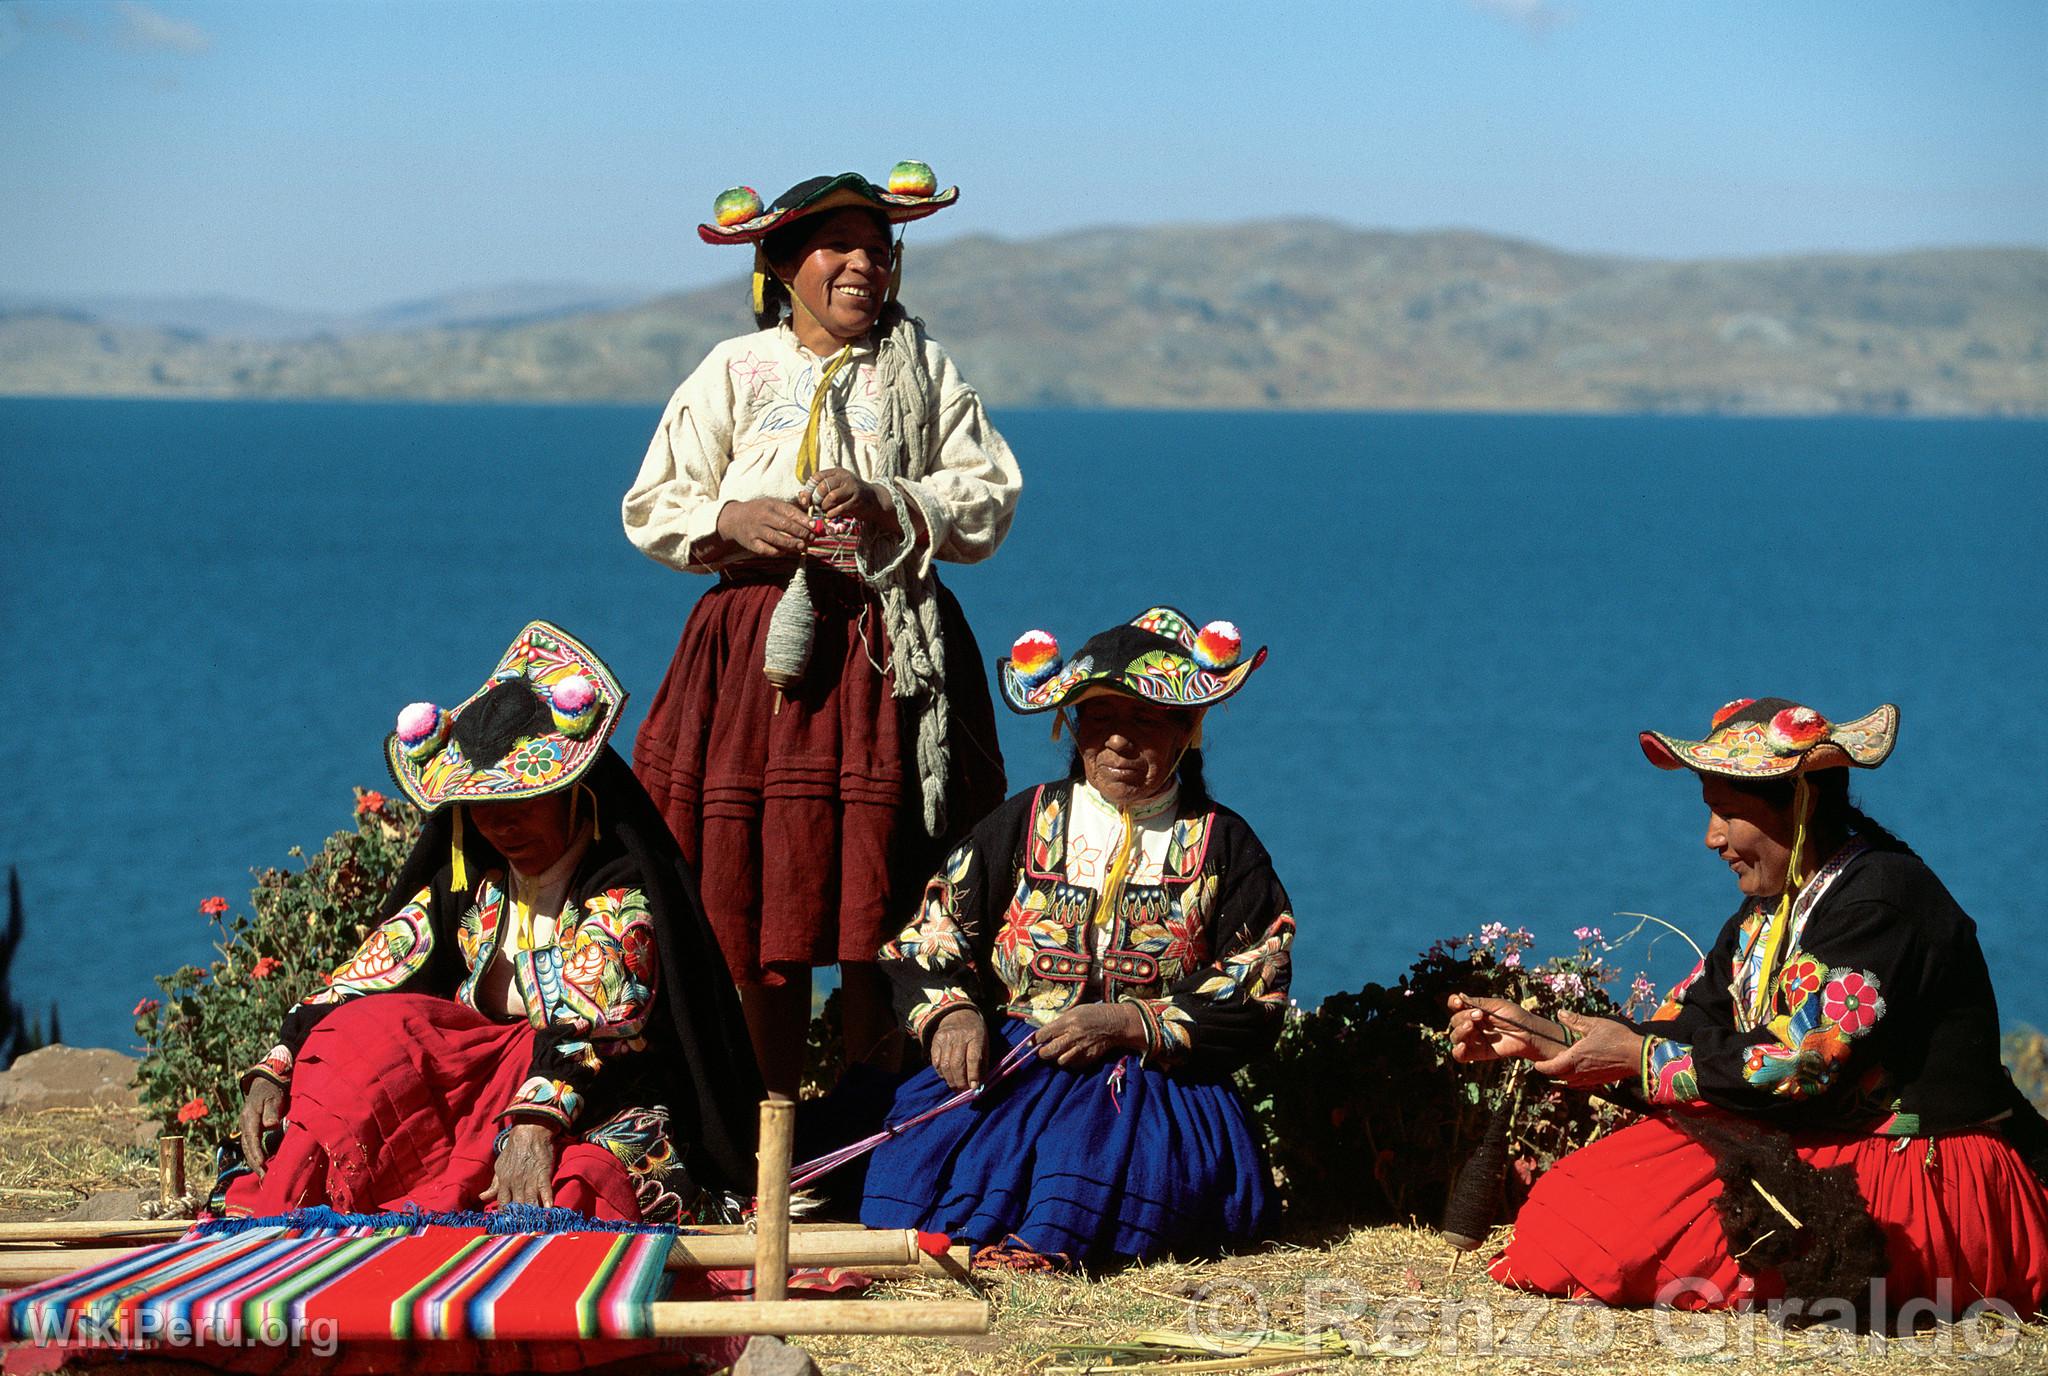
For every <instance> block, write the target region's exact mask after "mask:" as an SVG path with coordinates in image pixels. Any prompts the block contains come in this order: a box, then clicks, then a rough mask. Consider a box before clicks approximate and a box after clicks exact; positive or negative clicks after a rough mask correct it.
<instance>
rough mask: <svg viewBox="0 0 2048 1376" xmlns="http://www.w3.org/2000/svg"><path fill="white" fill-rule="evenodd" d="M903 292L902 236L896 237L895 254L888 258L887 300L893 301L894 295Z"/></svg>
mask: <svg viewBox="0 0 2048 1376" xmlns="http://www.w3.org/2000/svg"><path fill="white" fill-rule="evenodd" d="M901 290H903V236H902V235H900V234H899V235H897V236H896V252H895V253H893V254H891V255H890V257H889V300H890V301H891V302H893V301H895V299H896V293H897V292H899V291H901Z"/></svg>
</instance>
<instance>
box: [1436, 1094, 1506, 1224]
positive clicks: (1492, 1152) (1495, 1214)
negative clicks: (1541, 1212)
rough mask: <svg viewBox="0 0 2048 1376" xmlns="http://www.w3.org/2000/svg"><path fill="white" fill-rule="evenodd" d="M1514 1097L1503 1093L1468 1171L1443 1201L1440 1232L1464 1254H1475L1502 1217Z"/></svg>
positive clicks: (1475, 1150)
mask: <svg viewBox="0 0 2048 1376" xmlns="http://www.w3.org/2000/svg"><path fill="white" fill-rule="evenodd" d="M1514 1116H1515V1096H1514V1094H1513V1092H1512V1091H1510V1090H1506V1089H1504V1090H1503V1091H1502V1093H1501V1097H1500V1102H1499V1103H1498V1104H1496V1105H1495V1106H1494V1109H1493V1112H1492V1113H1490V1114H1488V1115H1487V1119H1486V1127H1485V1128H1484V1129H1483V1130H1482V1131H1481V1134H1480V1138H1479V1145H1478V1146H1477V1147H1475V1148H1473V1151H1472V1154H1471V1155H1470V1156H1468V1157H1466V1158H1465V1169H1463V1170H1462V1171H1460V1172H1458V1179H1457V1183H1456V1184H1455V1185H1453V1186H1452V1187H1451V1190H1450V1193H1449V1194H1448V1195H1446V1196H1445V1198H1444V1213H1443V1221H1442V1222H1441V1223H1439V1224H1438V1225H1437V1232H1438V1233H1440V1234H1441V1235H1442V1236H1443V1240H1444V1241H1445V1242H1448V1243H1450V1244H1451V1246H1453V1247H1455V1248H1457V1249H1458V1250H1459V1251H1461V1252H1470V1251H1474V1250H1476V1249H1477V1248H1478V1247H1479V1246H1480V1245H1481V1244H1483V1243H1484V1242H1485V1241H1486V1235H1487V1234H1488V1233H1490V1232H1492V1231H1493V1224H1494V1220H1496V1219H1498V1218H1499V1217H1500V1208H1501V1199H1502V1193H1503V1185H1504V1184H1505V1182H1506V1179H1507V1168H1508V1131H1509V1129H1510V1128H1511V1127H1512V1126H1513V1124H1514Z"/></svg>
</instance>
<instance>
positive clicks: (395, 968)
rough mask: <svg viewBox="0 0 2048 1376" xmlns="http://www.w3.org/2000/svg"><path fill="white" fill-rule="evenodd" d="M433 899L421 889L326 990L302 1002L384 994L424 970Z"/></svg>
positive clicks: (369, 939) (331, 979) (430, 943)
mask: <svg viewBox="0 0 2048 1376" xmlns="http://www.w3.org/2000/svg"><path fill="white" fill-rule="evenodd" d="M433 896H434V895H433V890H432V889H422V890H420V892H419V894H418V895H417V896H416V897H415V898H414V899H413V900H412V902H410V903H408V904H406V905H405V906H404V907H403V908H400V909H399V910H398V911H397V912H395V913H393V914H392V915H391V916H390V917H387V918H385V919H384V921H383V923H382V924H381V925H380V926H379V927H378V928H377V930H376V931H374V932H371V933H370V935H369V936H368V937H366V938H364V940H363V944H362V945H361V946H359V947H357V948H356V953H355V954H354V955H353V956H351V957H349V959H348V961H347V962H346V963H345V964H343V965H341V966H340V967H339V968H337V969H336V970H335V971H334V973H332V974H331V975H329V976H328V977H327V987H326V988H325V989H323V990H321V991H320V992H319V993H317V994H314V995H311V996H310V997H308V998H307V999H306V1002H307V1003H340V1002H342V1001H343V1000H344V999H352V998H354V997H356V996H357V995H359V994H381V993H386V992H388V991H390V990H393V989H396V988H398V987H399V986H400V985H401V984H404V983H405V982H406V981H407V980H409V979H411V978H412V977H413V976H414V975H415V974H417V973H419V972H420V971H421V970H423V969H425V968H426V964H427V957H428V956H430V955H432V954H433V951H434V929H433V926H432V925H431V924H430V923H429V922H428V920H427V904H429V903H431V902H432V901H433Z"/></svg>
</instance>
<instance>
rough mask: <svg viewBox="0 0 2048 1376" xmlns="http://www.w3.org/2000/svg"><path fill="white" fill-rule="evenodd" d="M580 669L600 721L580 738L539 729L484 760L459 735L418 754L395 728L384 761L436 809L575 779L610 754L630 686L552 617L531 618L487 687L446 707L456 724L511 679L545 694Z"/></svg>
mask: <svg viewBox="0 0 2048 1376" xmlns="http://www.w3.org/2000/svg"><path fill="white" fill-rule="evenodd" d="M575 674H580V675H581V676H582V677H583V678H584V679H586V680H587V681H588V682H589V683H590V685H591V687H592V688H593V689H594V690H595V692H596V703H595V713H596V716H595V719H594V720H593V722H592V724H591V725H590V726H589V728H588V729H587V730H586V731H584V733H583V734H582V735H580V736H578V735H571V734H570V733H569V732H567V731H563V730H553V731H540V732H535V733H534V734H532V735H529V736H526V737H524V738H522V739H521V740H520V741H519V742H518V743H517V744H515V745H514V746H513V747H512V748H511V749H510V750H508V751H507V752H506V753H505V755H504V757H503V758H502V759H499V760H497V761H495V762H493V763H489V764H481V765H480V764H478V763H477V762H475V761H472V760H469V759H467V758H465V757H464V755H463V753H462V747H461V746H460V745H459V744H458V743H457V742H456V740H455V738H454V733H453V732H452V731H451V732H450V733H449V737H448V739H447V741H446V742H445V743H443V744H442V746H441V748H440V749H438V750H436V751H435V752H434V753H433V754H431V755H429V756H427V757H426V758H425V759H423V760H415V759H413V758H412V757H411V756H410V755H409V754H408V753H407V752H406V749H405V746H404V744H403V743H401V742H400V740H399V738H398V733H397V732H395V731H394V732H392V733H391V734H390V735H389V736H387V737H386V738H385V741H384V763H385V765H386V767H387V768H389V769H390V771H391V781H392V782H393V783H395V784H397V785H398V787H399V788H400V790H402V791H403V792H404V793H405V796H406V797H408V798H410V799H412V800H413V802H415V803H417V804H419V805H420V806H421V807H422V808H425V809H426V810H427V811H429V812H432V811H434V810H435V809H437V808H440V807H444V806H446V805H447V804H449V803H482V802H494V803H502V802H512V801H515V800H517V799H520V798H537V797H539V796H540V795H541V794H544V793H553V792H555V791H557V790H558V789H564V788H567V787H569V785H571V784H573V783H575V782H576V781H577V780H578V779H580V778H582V777H583V775H584V774H585V773H586V772H587V771H588V770H589V769H590V767H591V766H592V765H593V764H595V763H597V761H598V759H599V758H600V757H601V756H602V755H603V754H604V747H605V743H606V742H607V741H609V740H610V739H611V735H612V732H613V731H615V730H617V729H618V724H619V714H620V711H621V709H623V708H624V707H625V705H626V690H625V689H624V688H623V687H621V686H620V684H619V680H618V678H617V676H616V675H614V674H613V673H612V671H611V670H610V668H608V667H607V666H606V665H605V662H604V661H603V660H601V659H599V658H598V657H597V655H596V653H595V652H593V651H592V650H591V649H590V647H589V646H587V645H585V644H584V643H583V642H582V641H580V640H578V639H576V637H574V636H572V635H570V634H569V633H568V632H567V631H565V630H563V629H562V628H561V627H559V626H556V625H554V624H553V623H552V622H547V621H532V622H529V623H527V626H526V628H525V629H524V630H522V631H520V633H519V635H518V636H517V638H515V639H514V640H513V642H512V644H511V645H510V646H509V647H507V648H506V650H505V653H504V654H503V655H502V656H501V657H500V658H499V660H498V666H497V668H495V669H493V670H492V671H491V676H490V678H488V679H487V680H485V682H484V685H483V687H481V688H479V689H477V690H476V691H475V692H474V693H471V694H470V695H469V696H468V697H467V698H465V699H463V701H462V703H461V704H460V705H459V706H457V707H455V708H452V709H451V710H450V711H449V713H448V719H449V721H450V722H451V723H453V722H456V721H459V720H460V719H461V717H462V714H463V713H464V712H465V711H467V710H468V709H469V708H470V707H472V706H474V705H475V704H476V703H477V702H478V701H479V700H481V699H482V698H483V697H484V695H485V694H487V693H489V692H490V691H491V690H492V689H493V688H496V687H497V686H498V685H499V684H500V683H502V682H504V681H506V680H507V679H521V680H524V681H525V682H526V683H527V684H528V685H529V686H530V687H532V688H533V689H535V690H536V691H537V692H539V693H541V694H542V695H545V694H546V693H547V691H548V690H549V689H551V688H553V687H554V685H556V684H557V683H560V682H561V681H562V680H564V679H566V678H568V677H570V676H571V675H575Z"/></svg>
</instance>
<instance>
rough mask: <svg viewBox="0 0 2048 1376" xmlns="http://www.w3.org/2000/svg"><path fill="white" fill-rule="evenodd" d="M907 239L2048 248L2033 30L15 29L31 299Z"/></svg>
mask: <svg viewBox="0 0 2048 1376" xmlns="http://www.w3.org/2000/svg"><path fill="white" fill-rule="evenodd" d="M900 157H921V158H923V159H925V160H926V161H928V162H930V163H932V164H933V165H934V166H935V167H936V168H937V169H938V172H939V174H940V176H941V178H942V179H944V180H946V181H957V182H959V183H960V184H961V186H962V189H963V194H962V200H961V204H960V205H959V207H958V208H957V209H955V210H952V211H949V212H947V213H946V215H944V216H943V217H941V218H940V219H939V220H936V221H934V222H932V223H931V224H930V225H928V226H920V227H918V228H917V229H914V230H913V231H912V235H913V240H912V242H913V248H914V247H915V242H916V240H917V239H918V238H924V239H926V240H927V242H929V241H930V240H931V239H934V238H938V237H945V236H950V235H954V234H959V233H963V232H989V233H995V234H1000V235H1003V236H1005V237H1012V238H1026V237H1030V236H1033V235H1038V234H1043V233H1046V232H1050V231H1054V230H1059V229H1064V228H1070V227H1075V226H1084V225H1094V224H1102V223H1143V222H1151V221H1161V220H1190V219H1202V220H1231V219H1240V218H1247V217H1252V216H1260V215H1269V214H1282V213H1284V214H1303V213H1306V214H1317V215H1325V216H1330V217H1333V218H1336V219H1339V220H1343V221H1346V222H1350V223H1354V224H1360V225H1382V226H1393V227H1400V228H1417V227H1431V226H1443V225H1462V226H1471V227H1476V228H1480V229H1486V230H1493V231H1498V232H1502V233H1508V234H1514V235H1521V236H1526V237H1530V238H1535V239H1539V240H1543V241H1546V242H1550V243H1554V244H1558V245H1561V246H1564V247H1567V248H1574V249H1593V250H1605V251H1616V252H1623V253H1631V254H1642V255H1652V256H1728V255H1751V254H1764V253H1778V252H1792V251H1805V250H1814V249H1855V250H1865V249H1892V248H1901V247H1911V246H1924V245H1939V244H1984V243H2001V244H2015V243H2024V244H2037V245H2038V244H2044V243H2048V4H2043V3H2041V0H1972V2H1971V3H1956V4H1936V3H1929V2H1923V3H1898V2H1897V0H1767V2H1755V0H1739V2H1735V3H1715V2H1714V0H1351V2H1350V3H1329V4H1286V3H1273V4H1260V5H1253V4H1235V3H1233V4H1224V3H1210V2H1209V0H1179V3H1153V0H1113V2H1112V3H1100V2H1099V0H1098V2H1095V3H1085V4H1083V3H1071V4H1039V3H1005V4H978V3H964V2H963V3H945V4H942V3H936V2H935V0H933V2H929V3H927V2H924V0H889V2H888V3H882V2H881V0H867V2H866V3H856V4H845V3H839V4H823V3H809V2H808V0H804V2H800V3H798V2H792V3H782V4H773V3H754V4H738V5H734V4H726V5H716V6H714V5H708V4H704V5H699V4H681V3H677V4H627V3H607V2H604V0H589V2H588V3H576V4H561V3H542V0H500V2H499V3H492V4H476V3H467V0H431V2H429V0H413V2H412V3H358V2H355V0H325V2H324V3H323V2H319V0H314V2H311V3H291V4H279V3H274V2H273V0H263V3H179V0H146V2H142V0H138V2H136V3H106V4H99V3H90V4H88V3H64V2H63V0H14V3H4V4H0V245H4V250H0V291H31V292H45V293H65V294H93V293H151V294H185V293H196V292H225V293H231V294H235V295H240V296H246V297H251V298H254V299H258V300H264V301H269V302H272V303H275V304H279V305H285V306H301V307H323V308H332V307H341V308H356V307H363V306H368V305H372V304H378V303H383V302H387V301H391V300H396V299H401V298H405V297H410V296H419V295H425V294H428V293H432V292H436V291H441V290H445V289H449V288H455V287H462V286H476V285H485V284H491V283H498V282H505V281H514V280H529V281H582V282H592V283H603V284H614V283H616V284H631V285H636V286H649V287H667V286H678V285H690V284H695V283H699V282H703V281H707V280H711V279H713V278H716V277H720V276H725V275H728V274H734V273H737V272H739V271H740V270H741V268H742V266H743V265H742V264H741V263H739V262H738V261H736V259H735V257H734V255H733V254H732V252H731V251H726V252H724V253H721V252H720V251H719V250H715V249H711V248H707V247H704V246H701V245H700V244H698V242H697V241H696V238H695V236H694V233H693V232H692V231H693V226H694V225H695V223H696V222H697V221H698V220H699V219H702V218H704V217H705V214H706V212H707V211H708V208H709V205H710V202H711V199H712V197H713V196H714V195H715V194H716V193H717V192H718V191H719V190H720V189H722V188H723V187H726V186H728V185H732V184H735V183H739V182H746V183H749V184H752V185H754V186H757V187H759V188H760V189H761V190H762V191H763V193H764V194H766V195H770V196H772V195H773V194H774V193H775V192H777V191H779V190H780V189H781V188H782V187H784V186H786V185H787V184H788V183H790V182H791V181H794V180H796V179H797V178H799V177H801V176H804V175H807V174H809V173H811V172H814V171H821V170H823V171H836V170H840V169H842V168H856V169H860V170H863V171H867V172H868V173H870V175H876V174H879V173H880V172H882V171H883V170H884V169H886V168H887V167H888V166H889V164H890V163H892V162H894V161H895V160H896V159H898V158H900Z"/></svg>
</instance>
